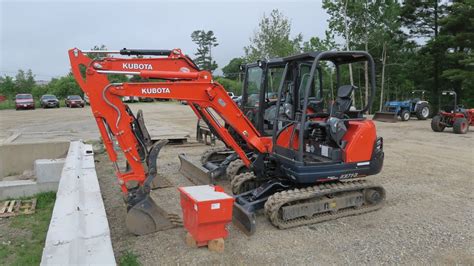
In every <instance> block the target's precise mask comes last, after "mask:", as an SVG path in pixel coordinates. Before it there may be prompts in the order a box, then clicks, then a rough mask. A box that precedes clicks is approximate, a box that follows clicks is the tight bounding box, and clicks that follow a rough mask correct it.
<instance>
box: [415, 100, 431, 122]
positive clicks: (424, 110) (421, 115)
mask: <svg viewBox="0 0 474 266" xmlns="http://www.w3.org/2000/svg"><path fill="white" fill-rule="evenodd" d="M430 113H431V108H430V105H429V104H427V103H421V104H420V105H418V107H417V108H416V118H418V120H426V119H427V118H428V117H430Z"/></svg>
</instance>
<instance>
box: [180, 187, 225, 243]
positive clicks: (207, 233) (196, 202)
mask: <svg viewBox="0 0 474 266" xmlns="http://www.w3.org/2000/svg"><path fill="white" fill-rule="evenodd" d="M178 190H179V192H180V194H181V209H182V210H183V223H184V228H186V230H187V231H188V233H189V234H191V236H192V237H193V238H194V240H195V241H196V242H197V245H198V246H204V245H207V242H208V241H210V240H213V239H218V238H225V237H227V235H228V232H227V229H226V224H228V223H229V222H230V221H232V206H233V204H234V198H233V197H231V196H229V195H227V194H226V193H225V192H224V189H223V188H222V187H219V186H211V185H204V186H191V187H179V188H178Z"/></svg>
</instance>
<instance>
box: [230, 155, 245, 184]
mask: <svg viewBox="0 0 474 266" xmlns="http://www.w3.org/2000/svg"><path fill="white" fill-rule="evenodd" d="M242 167H245V165H244V162H242V160H240V159H237V160H234V161H232V162H230V164H229V166H227V169H226V175H227V178H229V180H230V181H232V180H233V179H234V177H235V176H236V175H237V173H238V172H239V170H240V168H242ZM245 168H246V167H245Z"/></svg>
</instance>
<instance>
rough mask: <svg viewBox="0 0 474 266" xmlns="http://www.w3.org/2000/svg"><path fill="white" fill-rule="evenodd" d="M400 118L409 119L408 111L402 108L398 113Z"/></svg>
mask: <svg viewBox="0 0 474 266" xmlns="http://www.w3.org/2000/svg"><path fill="white" fill-rule="evenodd" d="M400 118H401V119H402V121H408V120H409V119H410V111H408V110H403V111H402V113H401V114H400Z"/></svg>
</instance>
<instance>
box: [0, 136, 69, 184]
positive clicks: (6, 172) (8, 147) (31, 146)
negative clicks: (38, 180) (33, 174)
mask: <svg viewBox="0 0 474 266" xmlns="http://www.w3.org/2000/svg"><path fill="white" fill-rule="evenodd" d="M68 147H69V142H62V141H61V142H43V143H21V144H4V145H0V178H1V177H6V176H11V175H19V174H21V173H22V172H23V171H24V170H25V169H33V164H34V161H35V160H37V159H57V158H64V157H65V156H66V154H67V151H68Z"/></svg>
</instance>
